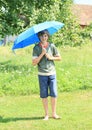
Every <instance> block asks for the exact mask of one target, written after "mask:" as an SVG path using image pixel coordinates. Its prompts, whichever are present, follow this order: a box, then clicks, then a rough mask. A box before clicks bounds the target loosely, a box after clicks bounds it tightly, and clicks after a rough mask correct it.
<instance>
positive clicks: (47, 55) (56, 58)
mask: <svg viewBox="0 0 92 130" xmlns="http://www.w3.org/2000/svg"><path fill="white" fill-rule="evenodd" d="M45 56H46V57H47V59H48V60H56V61H60V60H61V56H60V55H56V56H51V55H49V54H48V53H46V54H45Z"/></svg>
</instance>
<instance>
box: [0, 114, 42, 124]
mask: <svg viewBox="0 0 92 130" xmlns="http://www.w3.org/2000/svg"><path fill="white" fill-rule="evenodd" d="M41 119H43V117H14V118H13V117H10V118H3V117H1V116H0V123H7V122H13V121H14V122H16V121H23V120H24V121H26V120H41Z"/></svg>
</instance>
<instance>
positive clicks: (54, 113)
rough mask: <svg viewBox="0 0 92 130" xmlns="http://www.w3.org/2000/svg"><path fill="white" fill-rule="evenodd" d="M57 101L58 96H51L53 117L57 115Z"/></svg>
mask: <svg viewBox="0 0 92 130" xmlns="http://www.w3.org/2000/svg"><path fill="white" fill-rule="evenodd" d="M56 102H57V98H55V97H51V107H52V117H54V116H55V115H56Z"/></svg>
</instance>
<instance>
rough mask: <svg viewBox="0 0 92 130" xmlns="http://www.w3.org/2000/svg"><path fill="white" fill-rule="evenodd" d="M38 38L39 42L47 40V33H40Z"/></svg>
mask: <svg viewBox="0 0 92 130" xmlns="http://www.w3.org/2000/svg"><path fill="white" fill-rule="evenodd" d="M39 38H40V41H41V42H47V40H48V35H47V34H43V35H41V36H40V37H39Z"/></svg>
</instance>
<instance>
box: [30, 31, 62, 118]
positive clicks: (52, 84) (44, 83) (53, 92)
mask: <svg viewBox="0 0 92 130" xmlns="http://www.w3.org/2000/svg"><path fill="white" fill-rule="evenodd" d="M38 37H39V39H40V43H39V44H37V45H35V47H34V48H33V58H32V64H33V65H38V79H39V87H40V97H41V98H42V102H43V106H44V111H45V117H44V120H48V119H49V113H48V96H51V107H52V118H54V119H59V118H60V117H59V116H58V115H57V114H56V102H57V81H56V70H55V64H54V60H55V61H60V60H61V57H60V55H59V53H58V51H57V48H56V47H55V45H54V44H50V43H49V42H48V38H49V33H48V31H47V30H44V31H41V32H39V33H38ZM48 90H49V92H48Z"/></svg>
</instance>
